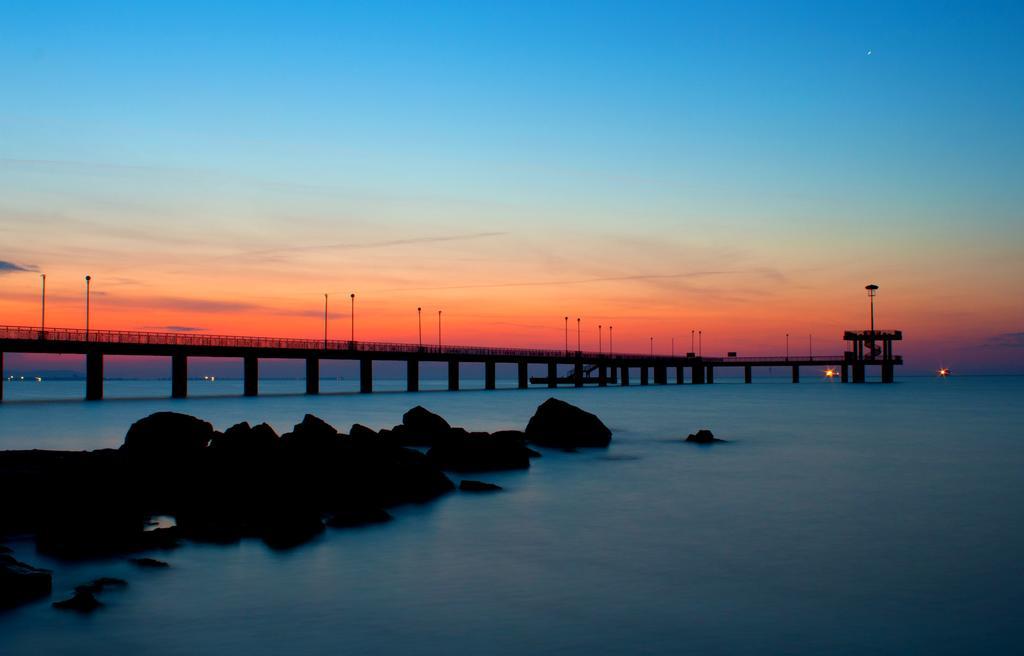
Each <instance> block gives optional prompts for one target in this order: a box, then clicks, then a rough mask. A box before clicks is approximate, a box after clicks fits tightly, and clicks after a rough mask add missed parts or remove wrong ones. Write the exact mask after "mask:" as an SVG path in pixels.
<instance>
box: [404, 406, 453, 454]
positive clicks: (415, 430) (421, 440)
mask: <svg viewBox="0 0 1024 656" xmlns="http://www.w3.org/2000/svg"><path fill="white" fill-rule="evenodd" d="M450 431H451V425H450V424H449V423H448V422H447V421H445V420H444V418H443V417H441V416H440V415H436V414H434V413H433V412H431V411H430V410H427V409H426V408H424V407H423V406H421V405H418V406H416V407H415V408H412V409H410V410H409V411H408V412H406V413H405V414H404V415H402V424H401V425H400V426H395V427H394V429H393V430H392V434H393V436H394V437H395V438H396V439H397V440H398V443H399V444H401V445H402V446H433V444H434V442H435V441H436V440H438V439H440V438H443V437H445V436H446V435H448V433H449V432H450Z"/></svg>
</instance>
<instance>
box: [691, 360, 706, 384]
mask: <svg viewBox="0 0 1024 656" xmlns="http://www.w3.org/2000/svg"><path fill="white" fill-rule="evenodd" d="M690 382H691V383H693V384H694V385H703V384H704V365H702V364H695V365H693V366H692V367H690Z"/></svg>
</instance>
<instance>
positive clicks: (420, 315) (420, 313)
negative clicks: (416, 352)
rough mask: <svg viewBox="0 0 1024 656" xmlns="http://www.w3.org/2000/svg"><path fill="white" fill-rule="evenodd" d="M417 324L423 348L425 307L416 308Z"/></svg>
mask: <svg viewBox="0 0 1024 656" xmlns="http://www.w3.org/2000/svg"><path fill="white" fill-rule="evenodd" d="M416 324H417V325H418V326H419V335H420V348H423V308H421V307H418V308H416Z"/></svg>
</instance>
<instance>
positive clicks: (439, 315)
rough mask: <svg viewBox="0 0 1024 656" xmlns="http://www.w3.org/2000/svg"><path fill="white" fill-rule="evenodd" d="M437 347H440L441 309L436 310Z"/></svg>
mask: <svg viewBox="0 0 1024 656" xmlns="http://www.w3.org/2000/svg"><path fill="white" fill-rule="evenodd" d="M437 348H441V311H440V310H438V311H437Z"/></svg>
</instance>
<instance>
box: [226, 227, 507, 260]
mask: <svg viewBox="0 0 1024 656" xmlns="http://www.w3.org/2000/svg"><path fill="white" fill-rule="evenodd" d="M507 234H508V233H507V232H472V233H468V234H462V235H441V236H436V237H409V238H407V239H389V240H385V241H371V242H364V243H355V244H352V243H335V244H316V245H312V246H291V247H285V248H268V249H266V250H259V251H246V252H244V253H237V254H236V255H235V256H234V257H242V256H245V257H248V256H252V255H275V254H281V253H301V252H308V251H324V250H356V249H368V248H386V247H388V246H409V245H413V244H434V243H438V242H446V241H468V240H472V239H489V238H492V237H503V236H505V235H507Z"/></svg>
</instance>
